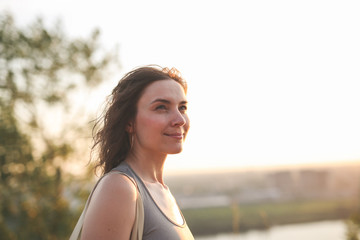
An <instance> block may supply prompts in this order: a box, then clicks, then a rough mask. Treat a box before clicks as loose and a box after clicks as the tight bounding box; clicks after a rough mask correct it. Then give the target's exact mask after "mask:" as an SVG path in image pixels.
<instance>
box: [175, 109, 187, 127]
mask: <svg viewBox="0 0 360 240" xmlns="http://www.w3.org/2000/svg"><path fill="white" fill-rule="evenodd" d="M185 123H186V119H185V117H184V116H183V113H181V112H180V111H178V110H177V111H175V113H174V117H173V121H172V125H173V126H183V125H185Z"/></svg>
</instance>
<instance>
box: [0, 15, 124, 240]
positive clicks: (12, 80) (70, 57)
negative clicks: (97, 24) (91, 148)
mask: <svg viewBox="0 0 360 240" xmlns="http://www.w3.org/2000/svg"><path fill="white" fill-rule="evenodd" d="M112 63H115V64H116V66H118V65H117V63H118V62H117V56H116V54H114V53H107V52H106V51H101V49H100V46H99V31H98V30H95V31H94V32H93V33H92V34H91V36H90V37H89V38H88V39H73V38H68V37H67V36H66V35H65V34H64V33H63V32H62V29H61V27H60V25H59V24H58V25H56V26H54V27H52V28H46V27H45V26H44V23H43V21H42V20H41V19H38V20H36V21H35V22H34V23H33V24H31V25H30V26H29V27H27V28H25V29H21V28H19V27H17V26H16V24H15V22H14V19H13V17H12V16H11V15H10V14H8V13H5V14H1V15H0V166H1V167H0V179H1V182H0V192H1V197H0V211H1V215H0V236H1V238H2V239H67V238H68V237H69V234H70V233H71V230H72V228H73V227H74V223H75V222H76V220H77V218H78V215H77V213H76V212H74V211H72V209H71V207H70V205H71V204H70V200H69V198H68V197H66V196H65V195H66V189H67V188H66V184H65V182H66V179H67V178H68V177H69V175H68V174H67V173H66V171H64V169H63V168H62V165H63V164H64V162H65V161H66V160H67V159H69V158H70V157H71V156H72V155H73V154H75V153H76V149H75V147H74V136H77V137H78V136H79V134H80V133H82V132H83V131H84V129H86V130H87V127H86V124H84V121H85V120H87V119H86V118H83V120H84V121H69V120H68V117H69V116H70V117H74V116H76V114H75V113H74V111H75V110H74V109H75V108H74V104H73V103H72V101H73V98H74V96H75V95H76V93H78V92H79V89H80V88H81V89H82V91H84V90H85V89H91V88H92V87H94V86H97V85H98V84H100V83H101V82H102V80H103V79H104V76H105V74H106V73H108V70H109V68H110V66H112V65H113V64H112ZM55 113H56V116H57V117H56V119H55V117H53V118H52V115H51V114H53V115H54V116H55ZM59 116H60V117H62V118H63V120H64V121H57V118H59ZM77 116H79V115H77ZM49 119H50V122H53V123H54V122H55V123H56V126H53V125H51V124H49V121H48V120H49ZM55 120H56V121H55ZM84 125H85V127H84ZM54 129H55V130H56V131H50V130H54ZM54 132H55V133H54Z"/></svg>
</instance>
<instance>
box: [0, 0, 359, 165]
mask: <svg viewBox="0 0 360 240" xmlns="http://www.w3.org/2000/svg"><path fill="white" fill-rule="evenodd" d="M0 9H8V10H10V11H11V12H12V13H13V14H14V15H15V16H16V20H17V22H18V23H19V24H26V23H28V22H31V21H33V20H34V18H35V17H36V16H42V17H43V18H44V20H45V21H46V22H48V23H52V22H54V21H55V19H57V18H60V19H61V20H62V22H63V25H64V30H65V31H66V32H67V33H69V34H71V35H74V36H79V35H84V36H85V35H88V34H89V33H90V31H91V30H92V29H93V28H95V27H99V28H100V29H101V32H102V42H103V43H104V46H105V47H106V48H109V49H111V48H112V47H113V46H114V45H115V44H119V46H120V52H119V55H120V59H121V63H122V66H123V68H122V71H121V73H120V74H118V75H116V76H115V77H114V79H109V81H108V84H107V85H106V86H104V87H103V88H101V91H99V93H98V95H97V96H98V97H97V98H96V99H94V103H93V105H94V106H96V107H95V108H96V109H95V110H97V109H98V108H99V107H100V105H101V104H102V102H103V100H104V98H105V96H106V95H108V94H109V93H110V91H111V89H112V88H113V87H114V86H115V84H116V82H117V80H118V79H120V77H121V76H122V74H123V73H125V72H128V71H129V70H131V69H133V68H134V67H137V66H140V65H144V64H160V65H162V66H168V67H172V66H175V67H176V68H178V69H179V70H180V71H181V72H182V74H183V76H184V77H185V78H186V79H187V81H188V85H189V92H188V100H189V103H190V105H189V115H190V118H191V129H190V132H189V134H188V139H187V142H186V143H185V150H184V152H183V153H181V154H180V155H174V156H169V158H168V161H167V165H166V168H167V169H169V170H170V171H176V170H179V169H183V170H185V169H206V168H228V167H231V168H234V167H241V168H246V167H257V166H277V165H284V164H285V165H294V164H308V163H324V162H337V161H360V108H359V106H360V94H359V92H360V30H359V29H360V14H359V12H360V2H359V1H347V0H337V1H334V0H321V1H320V0H301V1H289V0H283V1H280V0H249V1H229V0H221V1H220V0H218V1H209V0H208V1H199V0H198V1H191V0H183V1H171V0H163V1H148V0H143V1H136V0H126V1H125V0H123V1H110V0H102V1H85V0H77V1H70V0H66V1H65V0H61V1H60V0H52V1H47V0H32V1H28V0H2V1H1V2H0Z"/></svg>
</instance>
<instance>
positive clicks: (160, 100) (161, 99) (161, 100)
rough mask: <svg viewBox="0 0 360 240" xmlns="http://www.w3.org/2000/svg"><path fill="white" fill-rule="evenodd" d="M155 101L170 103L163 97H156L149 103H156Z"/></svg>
mask: <svg viewBox="0 0 360 240" xmlns="http://www.w3.org/2000/svg"><path fill="white" fill-rule="evenodd" d="M156 102H161V103H167V104H170V101H169V100H166V99H163V98H157V99H155V100H154V101H152V102H151V104H153V103H156Z"/></svg>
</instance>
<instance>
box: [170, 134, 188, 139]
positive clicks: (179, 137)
mask: <svg viewBox="0 0 360 240" xmlns="http://www.w3.org/2000/svg"><path fill="white" fill-rule="evenodd" d="M165 135H166V136H168V137H172V138H176V139H183V136H184V134H182V133H165Z"/></svg>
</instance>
